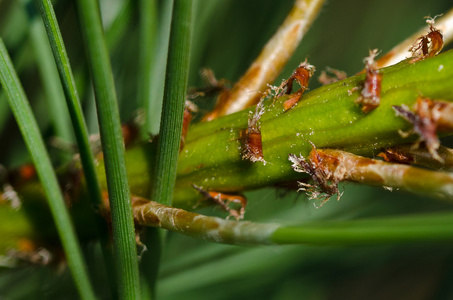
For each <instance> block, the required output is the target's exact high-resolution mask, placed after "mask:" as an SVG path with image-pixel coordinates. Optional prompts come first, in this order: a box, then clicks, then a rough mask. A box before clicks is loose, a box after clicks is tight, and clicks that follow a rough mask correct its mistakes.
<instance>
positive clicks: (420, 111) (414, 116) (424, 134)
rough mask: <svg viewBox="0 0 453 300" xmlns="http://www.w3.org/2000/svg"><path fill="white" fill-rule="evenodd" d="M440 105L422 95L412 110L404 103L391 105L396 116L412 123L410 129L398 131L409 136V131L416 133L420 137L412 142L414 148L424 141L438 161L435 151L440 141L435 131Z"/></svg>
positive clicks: (439, 158)
mask: <svg viewBox="0 0 453 300" xmlns="http://www.w3.org/2000/svg"><path fill="white" fill-rule="evenodd" d="M442 106H443V105H442V103H439V102H435V101H432V100H431V99H428V98H423V97H419V98H418V100H417V103H416V106H415V110H414V111H412V110H410V109H409V108H408V107H407V106H405V105H401V106H392V107H393V109H394V110H395V112H396V115H397V116H400V117H402V118H404V119H405V120H407V121H408V122H409V123H411V124H412V125H413V128H412V130H411V131H409V132H400V134H401V135H402V136H409V135H410V134H411V133H415V134H417V135H418V136H419V137H420V138H419V140H418V141H417V142H416V143H415V144H414V148H418V146H419V144H420V142H424V143H425V145H426V148H427V149H428V151H429V152H430V153H431V155H432V156H433V158H435V159H437V160H439V161H442V158H441V157H440V156H439V155H438V153H437V149H439V146H440V141H439V138H438V137H437V134H436V132H437V130H438V121H439V118H440V115H441V113H440V111H441V109H442Z"/></svg>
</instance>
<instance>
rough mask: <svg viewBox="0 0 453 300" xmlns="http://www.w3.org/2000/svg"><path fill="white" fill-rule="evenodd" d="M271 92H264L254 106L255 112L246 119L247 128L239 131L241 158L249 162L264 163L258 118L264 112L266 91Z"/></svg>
mask: <svg viewBox="0 0 453 300" xmlns="http://www.w3.org/2000/svg"><path fill="white" fill-rule="evenodd" d="M268 92H271V91H270V90H268V91H267V92H266V94H265V95H264V96H263V97H262V98H261V100H260V102H259V103H258V105H257V106H256V109H255V112H254V113H253V114H251V115H250V118H249V119H248V126H247V129H245V130H244V131H242V132H241V140H242V159H246V160H249V161H251V162H257V161H260V162H262V163H264V164H266V161H265V160H264V155H263V144H262V139H261V128H260V123H259V120H260V118H261V116H262V115H263V114H264V106H263V101H264V99H265V98H266V96H267V93H268Z"/></svg>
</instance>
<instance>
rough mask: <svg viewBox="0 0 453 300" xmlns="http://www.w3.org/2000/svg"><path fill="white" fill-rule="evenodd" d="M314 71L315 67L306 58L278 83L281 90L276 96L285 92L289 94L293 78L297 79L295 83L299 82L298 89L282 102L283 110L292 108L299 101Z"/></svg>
mask: <svg viewBox="0 0 453 300" xmlns="http://www.w3.org/2000/svg"><path fill="white" fill-rule="evenodd" d="M314 72H315V67H314V66H312V65H310V64H309V63H308V62H307V60H305V61H304V62H303V63H301V64H300V65H299V66H298V67H297V69H296V70H295V71H294V72H293V74H291V76H290V77H289V78H288V79H286V80H285V81H284V82H283V83H282V84H281V85H280V89H281V90H282V92H281V93H280V94H279V95H277V97H279V96H282V95H285V94H286V95H289V94H291V91H292V89H293V83H294V80H295V81H297V83H299V85H300V89H299V90H298V91H296V92H294V93H293V94H292V95H291V97H290V98H289V99H288V100H286V101H285V102H284V103H283V108H284V110H285V111H287V110H288V109H290V108H292V107H293V106H294V105H295V104H296V103H297V102H299V100H300V97H302V94H303V93H304V92H305V91H306V90H307V88H308V83H309V81H310V78H311V77H312V76H313V73H314Z"/></svg>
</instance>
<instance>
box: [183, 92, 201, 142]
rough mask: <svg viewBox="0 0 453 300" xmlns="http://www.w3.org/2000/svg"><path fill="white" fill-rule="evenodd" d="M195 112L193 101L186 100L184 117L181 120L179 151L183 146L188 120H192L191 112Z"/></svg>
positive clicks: (196, 110)
mask: <svg viewBox="0 0 453 300" xmlns="http://www.w3.org/2000/svg"><path fill="white" fill-rule="evenodd" d="M195 112H198V108H197V106H196V105H195V104H194V103H193V102H191V101H189V100H186V107H185V109H184V119H183V121H182V134H181V144H180V146H179V151H181V150H182V149H183V148H184V144H185V142H186V137H187V133H188V132H189V126H190V122H192V114H193V113H195Z"/></svg>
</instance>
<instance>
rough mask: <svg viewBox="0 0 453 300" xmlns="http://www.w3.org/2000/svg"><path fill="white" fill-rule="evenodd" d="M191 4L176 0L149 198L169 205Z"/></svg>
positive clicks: (182, 102) (179, 129) (184, 85)
mask: <svg viewBox="0 0 453 300" xmlns="http://www.w3.org/2000/svg"><path fill="white" fill-rule="evenodd" d="M191 23H192V1H191V0H190V1H189V0H176V1H175V2H174V6H173V16H172V23H171V31H170V44H169V50H168V62H167V71H166V74H165V87H166V88H165V92H164V99H163V109H162V118H161V125H160V135H159V140H158V142H157V154H156V166H155V176H154V180H153V181H152V197H151V198H152V199H155V200H156V201H158V202H160V203H162V204H166V205H171V203H172V199H173V190H174V186H175V179H176V168H177V164H178V154H179V146H180V143H181V135H182V123H183V116H184V107H185V95H186V89H187V78H188V69H189V53H190V38H191V26H192V24H191Z"/></svg>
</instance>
